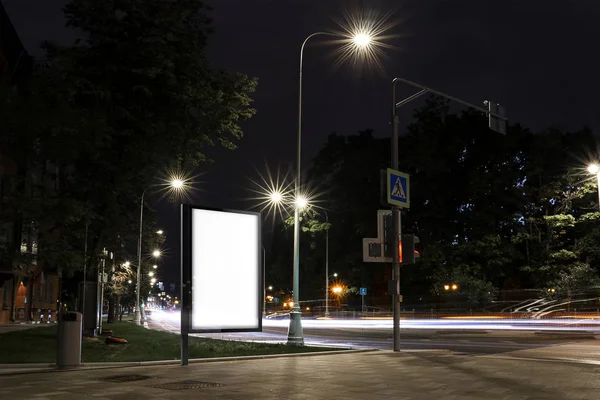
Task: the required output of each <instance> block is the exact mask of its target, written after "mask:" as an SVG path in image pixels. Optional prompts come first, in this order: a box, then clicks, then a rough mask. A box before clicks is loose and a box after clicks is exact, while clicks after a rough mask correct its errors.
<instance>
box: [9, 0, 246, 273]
mask: <svg viewBox="0 0 600 400" xmlns="http://www.w3.org/2000/svg"><path fill="white" fill-rule="evenodd" d="M64 12H65V16H66V18H67V25H68V26H69V27H72V28H74V29H77V30H78V32H79V33H81V34H82V35H83V37H84V39H83V40H79V41H77V42H76V43H75V44H73V45H72V46H67V47H61V46H58V45H55V44H52V43H45V45H44V48H45V49H46V51H47V55H48V58H49V60H50V63H51V64H50V65H51V67H50V68H47V69H45V70H42V71H39V72H38V73H37V74H36V75H35V76H34V77H32V78H31V79H30V81H29V82H28V85H26V87H25V88H24V89H22V90H19V91H18V92H16V93H11V94H10V96H7V98H6V100H5V101H4V102H3V104H2V106H3V107H2V109H3V110H4V111H5V113H4V116H5V118H6V119H3V122H2V124H3V125H2V132H3V135H4V133H6V139H7V142H9V143H10V146H11V149H12V152H13V154H15V155H17V157H16V158H17V159H18V162H19V165H21V166H22V168H21V171H26V168H27V166H28V165H30V164H31V163H32V162H33V163H34V164H35V165H38V166H39V165H44V163H45V162H46V160H52V163H53V164H54V166H56V168H57V170H58V171H59V181H60V186H59V187H58V188H56V190H54V191H53V192H52V193H42V194H40V196H41V197H40V198H39V201H37V200H35V199H34V198H33V197H32V196H31V195H29V194H28V193H26V192H25V190H24V188H22V187H21V188H19V190H18V191H19V193H18V195H17V196H15V198H19V200H20V203H21V204H22V205H23V206H24V207H25V206H27V207H28V209H32V210H35V213H34V214H35V215H33V216H32V218H36V219H37V218H42V219H44V217H45V218H46V219H48V221H46V222H45V223H44V231H45V232H44V233H43V235H45V234H46V231H47V232H50V233H52V234H55V235H56V236H58V239H57V240H54V241H45V242H44V243H43V244H44V245H43V246H40V257H41V258H46V259H48V260H49V263H52V264H54V265H55V266H56V265H61V266H62V267H63V268H64V269H65V270H68V269H69V268H71V269H72V270H78V269H80V266H81V265H82V263H81V257H79V258H65V256H66V255H70V254H75V253H78V254H81V253H82V252H83V242H84V240H83V237H84V234H83V232H84V227H85V226H86V224H87V226H88V228H89V238H90V249H89V254H92V257H91V259H90V262H89V264H90V265H95V264H96V262H95V261H96V257H97V256H96V255H97V254H100V251H101V250H102V248H108V249H117V248H120V246H121V245H122V244H123V242H125V243H135V241H136V239H137V229H138V227H137V223H138V219H137V217H136V216H137V215H139V198H140V196H141V195H142V193H143V192H144V191H145V190H146V189H148V188H149V187H151V186H152V185H154V184H156V183H160V182H161V178H166V177H165V173H164V171H173V170H190V169H193V168H197V167H199V166H201V165H202V164H203V163H206V162H209V161H210V160H209V159H208V158H207V156H206V154H205V149H206V148H207V147H208V146H214V145H220V146H223V147H226V148H229V149H233V148H235V140H236V139H239V138H240V137H241V136H242V131H241V128H240V124H241V123H242V122H243V121H244V120H246V119H248V118H250V117H251V116H252V115H253V114H254V110H253V109H252V108H251V107H250V103H251V98H250V95H251V94H252V92H253V91H254V90H255V87H256V80H255V79H253V78H249V77H247V76H245V75H243V74H239V73H233V72H229V71H226V70H222V69H218V68H215V67H213V66H211V65H210V63H209V62H208V60H207V59H206V57H205V54H204V50H205V47H206V44H207V40H208V38H209V34H210V32H211V31H212V25H211V21H210V18H209V17H208V13H209V10H208V8H207V7H206V6H205V5H204V4H203V3H202V2H201V1H199V0H167V1H164V0H131V1H129V0H128V1H123V0H109V1H106V2H100V3H98V2H96V1H92V0H72V1H70V2H69V3H68V4H67V6H66V7H65V8H64ZM24 174H25V172H22V174H21V176H24ZM149 194H150V192H149ZM149 211H151V210H148V209H146V210H145V221H147V222H150V221H152V217H151V212H149ZM19 212H20V211H19ZM23 213H24V211H23V212H22V213H21V214H23ZM144 229H145V230H149V229H150V226H149V224H148V223H145V227H144Z"/></svg>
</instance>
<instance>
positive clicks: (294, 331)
mask: <svg viewBox="0 0 600 400" xmlns="http://www.w3.org/2000/svg"><path fill="white" fill-rule="evenodd" d="M319 35H326V36H340V35H339V34H335V33H327V32H315V33H313V34H311V35H309V36H308V37H307V38H306V39H304V42H303V43H302V46H301V47H300V69H299V76H298V77H299V79H298V137H297V154H296V157H297V160H296V179H295V182H294V194H295V198H296V207H295V208H294V277H293V300H294V307H293V309H292V311H291V312H290V327H289V329H288V340H287V344H288V345H292V346H303V345H304V334H303V332H302V311H301V310H300V297H299V294H300V293H299V292H300V208H301V207H302V205H301V204H302V202H301V199H302V197H301V194H300V171H301V165H300V164H301V154H302V65H303V60H304V47H305V46H306V43H307V42H308V41H309V40H310V39H311V38H312V37H314V36H319ZM371 36H372V34H371V33H370V32H364V31H360V32H353V33H352V34H351V38H352V42H353V44H354V47H355V49H356V50H361V49H364V50H367V49H368V48H369V46H370V45H371ZM304 206H306V204H304Z"/></svg>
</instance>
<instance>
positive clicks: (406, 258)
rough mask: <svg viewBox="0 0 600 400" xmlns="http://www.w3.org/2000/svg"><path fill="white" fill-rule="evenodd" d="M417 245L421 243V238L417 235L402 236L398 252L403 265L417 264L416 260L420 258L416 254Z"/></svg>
mask: <svg viewBox="0 0 600 400" xmlns="http://www.w3.org/2000/svg"><path fill="white" fill-rule="evenodd" d="M415 243H419V238H418V237H416V236H415V235H402V241H401V242H400V243H399V245H398V247H399V249H398V251H399V253H400V262H401V263H402V264H403V265H411V264H414V263H415V258H416V257H418V252H415Z"/></svg>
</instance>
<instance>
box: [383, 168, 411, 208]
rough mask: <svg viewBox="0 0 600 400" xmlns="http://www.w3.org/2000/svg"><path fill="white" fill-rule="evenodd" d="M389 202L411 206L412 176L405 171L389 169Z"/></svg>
mask: <svg viewBox="0 0 600 400" xmlns="http://www.w3.org/2000/svg"><path fill="white" fill-rule="evenodd" d="M387 202H388V203H389V204H392V205H395V206H399V207H402V208H410V176H409V175H408V174H405V173H404V172H400V171H396V170H393V169H391V168H388V169H387Z"/></svg>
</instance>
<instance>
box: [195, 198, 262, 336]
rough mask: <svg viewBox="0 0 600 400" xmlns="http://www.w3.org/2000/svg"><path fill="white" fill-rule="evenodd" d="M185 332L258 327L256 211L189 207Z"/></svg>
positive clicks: (259, 294)
mask: <svg viewBox="0 0 600 400" xmlns="http://www.w3.org/2000/svg"><path fill="white" fill-rule="evenodd" d="M191 219H192V221H191V222H192V224H191V242H190V245H191V246H190V247H191V267H192V268H191V276H190V278H191V287H192V293H191V300H192V302H191V321H190V331H192V332H193V331H197V332H199V331H205V332H206V331H217V332H218V331H258V330H261V328H262V324H261V323H262V320H261V312H262V310H261V307H262V290H261V288H262V263H261V255H262V253H261V250H260V249H261V247H262V244H261V226H260V224H261V220H260V214H258V213H247V212H237V211H223V210H209V209H198V208H192V210H191Z"/></svg>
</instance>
